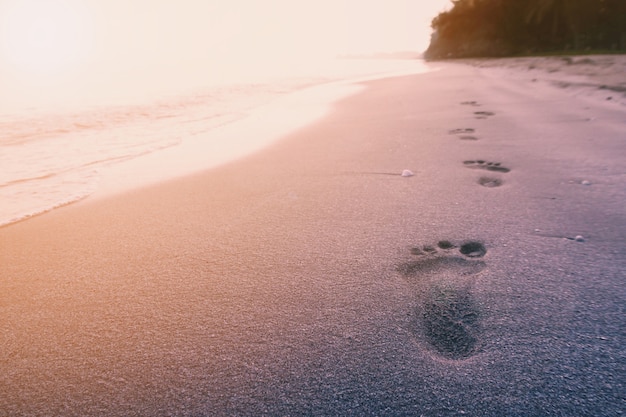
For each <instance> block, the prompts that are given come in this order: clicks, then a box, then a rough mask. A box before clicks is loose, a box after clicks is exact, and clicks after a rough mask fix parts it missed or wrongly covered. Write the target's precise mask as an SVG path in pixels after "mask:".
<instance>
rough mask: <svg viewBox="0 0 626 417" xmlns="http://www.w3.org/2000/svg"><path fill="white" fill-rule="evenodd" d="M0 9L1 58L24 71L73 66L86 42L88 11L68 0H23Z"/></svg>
mask: <svg viewBox="0 0 626 417" xmlns="http://www.w3.org/2000/svg"><path fill="white" fill-rule="evenodd" d="M0 11H1V16H2V17H0V19H1V23H2V24H1V27H2V29H1V32H0V36H1V43H0V48H1V49H0V53H1V55H2V61H4V63H5V64H7V65H8V67H9V69H10V70H12V71H14V72H16V73H18V74H21V75H24V76H28V75H38V76H47V75H52V74H55V73H61V72H64V71H68V70H73V69H75V67H76V66H78V65H80V64H81V62H82V60H83V59H84V58H85V55H86V52H87V49H88V43H89V25H88V21H89V19H88V17H89V16H88V14H87V13H86V12H85V10H84V9H83V8H82V7H81V6H80V5H79V4H78V2H77V1H72V0H23V1H19V2H17V1H16V2H13V3H9V4H8V5H5V7H3V8H2V10H0Z"/></svg>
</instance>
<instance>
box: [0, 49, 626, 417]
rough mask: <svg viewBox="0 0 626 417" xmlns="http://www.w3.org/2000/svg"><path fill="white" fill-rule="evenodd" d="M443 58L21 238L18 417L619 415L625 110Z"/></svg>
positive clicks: (5, 389) (13, 393)
mask: <svg viewBox="0 0 626 417" xmlns="http://www.w3.org/2000/svg"><path fill="white" fill-rule="evenodd" d="M615 59H618V58H615ZM619 59H622V57H619ZM431 65H432V66H433V67H435V70H434V71H431V72H428V73H425V74H417V75H411V76H402V77H393V78H385V79H380V80H375V81H368V82H365V83H363V84H362V85H363V87H364V88H363V89H362V90H361V91H360V92H359V93H357V94H355V95H352V96H350V97H347V98H343V99H341V100H340V101H338V102H335V103H334V104H333V105H332V108H331V111H329V112H327V113H326V114H324V115H323V116H322V117H321V118H319V119H318V120H316V121H315V122H314V123H312V124H308V125H303V126H301V127H300V128H299V129H297V130H293V131H291V132H289V133H287V134H286V135H284V136H283V137H281V138H277V140H276V141H275V142H274V143H273V144H272V145H270V146H269V147H266V148H264V149H262V150H259V151H258V152H256V153H254V154H252V155H248V156H245V157H242V158H239V159H237V160H234V161H232V162H230V163H227V164H224V165H221V166H217V167H215V168H212V169H210V170H206V171H203V172H200V173H197V174H194V175H189V176H186V177H183V178H176V179H172V180H163V181H161V182H159V183H158V184H155V185H150V186H145V187H141V188H136V189H132V190H126V191H124V192H120V193H117V194H115V195H111V196H107V197H102V198H87V199H85V200H82V201H81V202H78V203H76V204H72V205H68V206H66V207H62V208H59V209H56V210H53V211H51V212H49V213H46V214H44V215H41V216H37V217H34V218H31V219H28V220H26V221H23V222H19V223H15V224H12V225H9V226H6V227H3V228H0V294H1V295H0V317H1V318H2V319H1V320H0V325H1V326H2V331H1V332H0V345H1V346H3V348H2V349H1V350H0V364H1V365H0V415H2V416H5V415H6V416H17V415H20V416H21V415H24V416H26V415H28V416H47V415H63V416H100V415H106V416H150V415H168V416H199V415H207V416H208V415H219V416H230V415H242V416H243V415H249V416H258V415H272V416H275V415H285V416H287V415H291V416H300V415H316V416H317V415H319V416H322V415H324V416H331V415H355V416H357V415H358V416H361V415H378V416H382V415H388V416H400V415H407V416H408V415H415V416H420V415H423V416H448V415H450V416H456V415H476V416H478V415H480V416H502V415H508V416H533V415H563V416H569V415H580V416H587V415H589V416H591V415H604V416H618V415H621V414H622V412H623V410H624V409H625V408H626V400H625V398H624V382H625V381H624V375H626V369H625V368H626V366H625V363H626V362H625V346H626V340H625V336H626V334H625V331H624V320H623V316H624V299H625V296H626V294H625V293H626V291H625V289H624V288H625V287H624V271H626V249H624V248H625V247H626V246H625V245H624V243H625V242H624V240H625V236H626V210H625V209H624V201H626V187H625V184H626V162H625V160H624V155H625V154H626V152H625V151H626V142H624V137H626V125H625V124H624V120H626V117H625V116H626V114H625V113H626V107H624V105H623V104H622V103H621V102H620V100H622V99H621V98H620V100H618V96H619V97H622V96H621V95H620V93H619V92H617V91H615V90H611V91H610V93H607V94H605V96H606V97H605V96H599V95H598V91H599V90H600V93H605V92H607V91H606V90H602V89H599V88H598V87H594V86H593V85H592V86H588V85H587V86H574V87H572V86H563V85H562V86H561V87H562V88H555V86H554V85H553V83H552V82H551V80H549V79H548V76H547V75H546V77H545V78H543V75H542V74H544V73H545V74H551V76H553V75H554V73H548V72H547V71H546V72H541V73H537V72H532V73H528V72H526V70H522V69H520V68H517V69H516V68H510V67H506V66H503V65H498V66H496V68H491V67H490V66H488V65H487V66H478V65H472V64H470V65H468V63H463V62H436V63H432V64H431ZM567 65H568V64H567V63H566V62H563V63H562V64H561V67H559V68H566V67H567ZM511 74H512V75H511ZM538 74H539V75H538ZM513 75H514V76H513ZM585 76H586V77H592V75H585ZM571 77H578V75H571V74H570V75H568V74H565V73H564V75H563V78H562V80H561V81H568V80H573V78H571ZM587 79H590V78H587ZM572 82H573V81H572ZM622 82H623V81H622ZM618 83H619V82H618ZM611 85H617V84H611ZM608 96H611V97H612V99H610V100H608V99H607V97H608ZM273 120H274V119H273ZM254 133H255V132H254V131H250V132H248V134H249V135H254ZM404 170H409V171H411V173H412V174H413V175H407V176H403V175H401V174H402V173H403V171H404ZM407 174H408V173H407Z"/></svg>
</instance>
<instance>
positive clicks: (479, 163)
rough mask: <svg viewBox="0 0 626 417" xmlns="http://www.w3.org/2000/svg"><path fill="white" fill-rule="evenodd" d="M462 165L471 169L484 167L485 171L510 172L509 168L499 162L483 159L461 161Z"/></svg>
mask: <svg viewBox="0 0 626 417" xmlns="http://www.w3.org/2000/svg"><path fill="white" fill-rule="evenodd" d="M463 165H465V166H466V167H467V168H473V169H485V170H487V171H495V172H510V171H511V170H510V169H509V168H505V167H503V166H502V164H501V163H500V162H488V161H485V160H483V159H477V160H470V161H463Z"/></svg>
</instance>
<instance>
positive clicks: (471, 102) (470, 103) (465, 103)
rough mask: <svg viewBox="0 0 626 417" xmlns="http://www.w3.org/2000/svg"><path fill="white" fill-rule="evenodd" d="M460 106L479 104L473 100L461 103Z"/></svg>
mask: <svg viewBox="0 0 626 417" xmlns="http://www.w3.org/2000/svg"><path fill="white" fill-rule="evenodd" d="M461 104H462V105H464V106H480V104H478V102H477V101H474V100H471V101H462V102H461Z"/></svg>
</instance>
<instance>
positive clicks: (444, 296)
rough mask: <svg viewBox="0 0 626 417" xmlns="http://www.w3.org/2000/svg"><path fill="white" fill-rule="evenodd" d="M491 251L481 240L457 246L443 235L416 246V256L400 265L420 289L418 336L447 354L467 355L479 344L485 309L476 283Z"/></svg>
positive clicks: (452, 357)
mask: <svg viewBox="0 0 626 417" xmlns="http://www.w3.org/2000/svg"><path fill="white" fill-rule="evenodd" d="M486 253H487V249H486V248H485V246H484V245H483V244H482V243H480V242H477V241H470V242H465V243H463V244H460V245H458V246H457V245H456V244H454V243H452V242H450V241H447V240H442V241H440V242H438V243H437V245H436V246H435V245H432V246H431V245H424V246H421V247H414V248H412V249H411V254H412V255H413V256H414V259H412V260H410V261H409V262H405V263H403V264H401V265H400V266H399V267H398V271H399V272H400V273H401V274H402V275H403V276H404V277H405V278H406V279H407V280H408V281H409V282H410V283H411V284H413V285H414V286H415V288H416V289H417V291H418V294H419V295H418V298H419V301H420V303H419V304H420V305H419V307H418V308H417V310H418V314H417V316H418V320H417V323H416V328H415V330H416V332H417V335H418V337H419V338H420V339H422V340H424V341H425V342H426V343H427V344H428V345H429V346H430V347H431V348H432V349H433V350H434V351H435V352H436V353H437V354H438V355H440V356H442V357H444V358H447V359H455V360H461V359H466V358H468V357H470V356H472V355H473V354H474V353H476V351H477V349H478V345H479V337H480V323H479V319H480V313H481V312H480V308H479V306H478V304H477V302H476V301H475V300H474V297H473V295H472V291H471V287H472V280H473V277H474V276H475V275H476V274H478V273H479V272H480V271H482V270H483V269H484V268H485V266H486V265H485V262H484V261H483V260H481V259H480V258H482V257H484V256H485V255H486Z"/></svg>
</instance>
